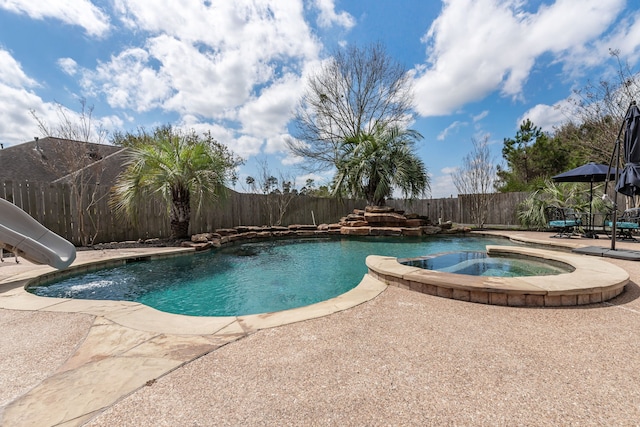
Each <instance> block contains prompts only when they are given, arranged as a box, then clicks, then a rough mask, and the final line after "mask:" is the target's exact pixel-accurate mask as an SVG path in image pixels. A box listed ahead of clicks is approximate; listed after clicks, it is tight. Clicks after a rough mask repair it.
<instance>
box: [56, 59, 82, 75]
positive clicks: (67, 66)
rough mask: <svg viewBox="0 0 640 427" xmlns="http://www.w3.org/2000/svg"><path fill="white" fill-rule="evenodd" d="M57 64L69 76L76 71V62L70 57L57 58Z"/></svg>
mask: <svg viewBox="0 0 640 427" xmlns="http://www.w3.org/2000/svg"><path fill="white" fill-rule="evenodd" d="M57 64H58V67H60V69H61V70H62V71H64V73H65V74H68V75H70V76H73V75H75V74H76V72H77V71H78V63H77V62H76V61H74V60H73V59H71V58H60V59H58V61H57Z"/></svg>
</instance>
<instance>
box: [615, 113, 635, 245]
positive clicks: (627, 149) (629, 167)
mask: <svg viewBox="0 0 640 427" xmlns="http://www.w3.org/2000/svg"><path fill="white" fill-rule="evenodd" d="M622 131H624V140H623V148H624V168H623V169H622V171H621V172H620V176H619V178H618V182H617V183H616V187H615V190H616V192H618V193H620V194H624V195H625V196H635V195H638V194H640V109H638V106H637V105H636V102H635V101H633V102H632V103H631V105H629V109H628V110H627V114H626V115H625V117H624V122H623V123H622V126H621V127H620V132H619V133H618V139H617V140H616V145H615V148H614V150H613V154H615V153H617V154H618V157H619V156H620V148H619V147H620V144H619V141H620V135H621V134H622ZM613 154H612V157H611V159H612V163H613ZM618 163H619V161H616V164H618ZM616 216H617V204H616V203H615V202H614V209H613V221H612V227H611V249H612V250H615V249H616V220H617V219H616Z"/></svg>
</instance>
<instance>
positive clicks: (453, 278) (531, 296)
mask: <svg viewBox="0 0 640 427" xmlns="http://www.w3.org/2000/svg"><path fill="white" fill-rule="evenodd" d="M487 253H488V254H489V255H502V256H518V257H530V258H537V259H542V260H549V261H553V262H556V263H564V264H568V265H570V266H572V267H573V268H574V269H575V270H574V271H572V272H570V273H565V274H558V275H552V276H529V277H490V276H489V277H485V276H469V275H462V274H453V273H445V272H440V271H433V270H425V269H422V268H418V267H411V266H407V265H403V264H400V263H399V262H398V260H397V258H393V257H382V256H376V255H370V256H368V257H367V261H366V263H367V267H368V269H369V275H371V276H373V277H374V278H376V279H378V280H380V281H382V282H383V283H385V284H387V285H390V286H397V287H400V288H403V289H410V290H413V291H417V292H421V293H425V294H429V295H434V296H439V297H444V298H451V299H456V300H460V301H469V302H475V303H482V304H493V305H505V306H512V307H561V306H576V305H585V304H594V303H599V302H603V301H607V300H610V299H612V298H614V297H616V296H618V295H620V294H621V293H622V292H623V290H624V287H625V285H626V284H627V283H628V282H629V274H628V273H627V272H626V271H624V270H623V269H621V268H619V267H617V266H615V265H613V264H610V263H608V262H605V261H602V260H599V259H594V258H591V257H584V256H581V255H573V254H568V253H564V252H557V251H550V250H544V249H536V248H528V247H518V246H487Z"/></svg>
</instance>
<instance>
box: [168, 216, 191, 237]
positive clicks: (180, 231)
mask: <svg viewBox="0 0 640 427" xmlns="http://www.w3.org/2000/svg"><path fill="white" fill-rule="evenodd" d="M186 237H189V221H174V220H171V236H170V238H171V239H184V238H186Z"/></svg>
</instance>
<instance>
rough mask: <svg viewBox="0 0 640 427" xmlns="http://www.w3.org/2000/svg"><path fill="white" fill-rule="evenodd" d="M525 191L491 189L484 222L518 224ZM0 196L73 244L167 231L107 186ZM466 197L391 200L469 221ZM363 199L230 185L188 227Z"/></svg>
mask: <svg viewBox="0 0 640 427" xmlns="http://www.w3.org/2000/svg"><path fill="white" fill-rule="evenodd" d="M526 196H527V193H506V194H495V195H492V202H491V203H490V205H489V212H488V215H487V221H486V224H493V225H501V226H515V225H517V224H518V222H517V217H516V207H517V205H518V204H519V203H520V202H521V201H522V200H524V199H525V198H526ZM0 197H2V198H3V199H6V200H8V201H10V202H12V203H14V204H15V205H17V206H18V207H20V208H22V209H23V210H24V211H26V212H27V213H28V214H30V215H31V216H32V217H34V218H35V219H36V220H38V221H39V222H40V223H41V224H43V225H44V226H45V227H47V228H49V229H50V230H52V231H53V232H55V233H57V234H59V235H60V236H62V237H64V238H65V239H67V240H69V241H70V242H72V243H73V244H75V245H90V244H96V243H107V242H118V241H130V240H140V239H142V240H146V239H152V238H166V237H169V234H170V229H169V220H168V215H167V207H166V206H165V205H164V204H163V203H162V202H161V201H160V200H158V199H149V200H146V201H145V202H144V203H143V204H142V205H141V206H140V212H139V221H138V223H137V224H134V223H132V222H131V221H129V220H127V219H125V218H118V217H116V216H115V215H114V213H113V211H112V209H111V208H110V206H109V203H108V202H109V188H106V187H104V186H102V187H101V186H99V185H84V186H83V188H81V189H79V188H77V187H73V186H70V185H69V184H50V183H39V182H15V181H6V182H0ZM466 197H468V196H462V197H458V198H447V199H424V200H415V201H403V200H390V201H389V202H388V204H389V205H390V206H392V207H394V208H395V209H397V210H404V211H405V212H407V213H409V212H410V213H415V214H418V215H420V216H422V217H426V218H428V219H429V221H431V222H432V223H434V224H436V223H437V222H438V220H439V219H440V220H441V221H442V222H446V221H451V222H454V223H462V224H471V223H472V220H471V218H470V215H469V212H468V209H467V208H465V201H466V200H467V199H466ZM365 205H366V202H365V201H363V200H338V199H332V198H317V197H309V196H301V195H293V194H289V195H277V194H271V195H262V194H245V193H238V192H235V191H231V190H230V191H229V194H228V195H227V197H226V198H224V199H221V200H219V202H218V203H217V204H216V205H215V206H213V207H210V208H205V209H203V210H202V211H201V212H195V211H192V213H191V226H190V232H191V233H192V234H197V233H206V232H211V231H215V230H218V229H225V228H233V227H237V226H260V225H269V226H290V225H295V224H314V225H320V224H333V223H337V222H339V221H340V219H341V218H343V217H345V216H346V215H348V214H349V213H352V212H354V211H355V210H358V209H363V208H364V207H365Z"/></svg>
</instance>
